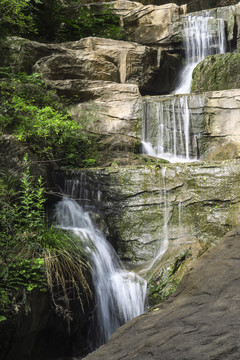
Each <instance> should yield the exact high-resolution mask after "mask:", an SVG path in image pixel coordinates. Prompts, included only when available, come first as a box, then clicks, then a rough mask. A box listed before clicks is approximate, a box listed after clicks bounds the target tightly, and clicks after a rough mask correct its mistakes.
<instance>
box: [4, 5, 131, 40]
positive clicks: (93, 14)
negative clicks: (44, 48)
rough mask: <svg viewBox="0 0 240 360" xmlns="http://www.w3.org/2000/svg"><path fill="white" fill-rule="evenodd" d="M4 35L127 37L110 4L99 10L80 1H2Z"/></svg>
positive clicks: (69, 38) (60, 37) (42, 38)
mask: <svg viewBox="0 0 240 360" xmlns="http://www.w3.org/2000/svg"><path fill="white" fill-rule="evenodd" d="M0 14H1V15H0V34H1V37H4V36H10V35H18V36H22V37H27V38H30V39H37V40H38V41H54V42H56V41H58V42H59V41H60V42H62V41H72V40H79V39H80V38H82V37H87V36H99V37H105V38H112V39H117V40H120V39H124V37H125V34H124V31H123V30H122V28H121V27H120V19H119V16H117V15H115V14H114V13H113V11H112V9H111V7H109V5H106V4H102V5H101V7H100V11H99V9H98V10H97V9H96V8H95V7H93V6H89V5H86V4H84V1H83V2H82V1H80V0H65V1H61V0H0Z"/></svg>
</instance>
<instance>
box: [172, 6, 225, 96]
mask: <svg viewBox="0 0 240 360" xmlns="http://www.w3.org/2000/svg"><path fill="white" fill-rule="evenodd" d="M182 34H183V39H184V48H185V56H186V65H185V67H184V69H183V71H182V74H181V78H180V81H179V84H178V86H177V88H176V90H175V92H174V93H175V94H188V93H189V92H190V88H191V83H192V73H193V70H194V68H195V67H196V65H197V64H198V63H199V62H200V61H202V60H203V59H204V58H205V57H206V56H208V55H213V54H223V53H225V51H226V36H225V22H224V20H223V19H214V17H212V16H209V12H207V11H205V12H202V16H196V15H193V14H189V15H188V16H187V19H186V21H185V23H184V29H183V31H182Z"/></svg>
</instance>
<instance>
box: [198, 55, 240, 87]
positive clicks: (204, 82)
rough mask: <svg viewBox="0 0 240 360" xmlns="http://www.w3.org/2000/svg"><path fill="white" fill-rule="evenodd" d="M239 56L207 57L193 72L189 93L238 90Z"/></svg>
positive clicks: (239, 85)
mask: <svg viewBox="0 0 240 360" xmlns="http://www.w3.org/2000/svg"><path fill="white" fill-rule="evenodd" d="M239 66H240V54H239V53H231V54H219V55H211V56H207V57H206V58H205V59H204V60H203V61H202V62H201V63H199V64H198V65H197V66H196V68H195V69H194V72H193V82H192V88H191V92H204V91H218V90H227V89H238V88H240V72H239Z"/></svg>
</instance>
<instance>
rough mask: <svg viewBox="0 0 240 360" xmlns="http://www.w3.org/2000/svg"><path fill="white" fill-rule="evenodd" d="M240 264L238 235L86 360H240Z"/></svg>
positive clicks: (227, 238)
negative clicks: (171, 292)
mask: <svg viewBox="0 0 240 360" xmlns="http://www.w3.org/2000/svg"><path fill="white" fill-rule="evenodd" d="M239 258H240V230H239V229H237V230H236V231H233V232H231V233H229V234H227V235H226V236H225V238H224V240H223V241H222V242H221V244H220V245H219V246H217V247H215V248H214V249H212V250H211V251H209V253H208V254H206V255H205V256H203V257H201V258H200V259H199V260H197V261H196V262H195V264H194V265H193V266H192V268H191V271H190V272H189V274H188V275H187V276H186V277H185V278H184V280H183V281H182V283H181V285H180V286H179V288H178V290H177V291H176V292H175V293H174V294H173V296H172V297H171V298H170V299H169V300H168V301H167V302H166V303H163V304H161V305H158V306H156V307H155V308H154V309H152V310H151V311H150V312H148V313H146V314H145V315H142V316H140V317H138V318H136V319H134V320H132V321H131V322H129V323H127V324H125V325H124V326H123V327H121V328H120V329H119V330H118V331H117V332H116V333H115V334H114V335H113V336H112V337H111V339H110V340H109V342H108V344H107V345H104V346H102V347H101V348H99V349H98V350H97V351H95V352H93V353H91V354H89V355H88V356H87V357H86V358H84V359H86V360H115V359H126V360H130V359H136V360H148V359H150V358H151V359H152V360H159V359H166V360H173V359H184V360H192V359H194V360H204V359H228V360H235V359H238V358H239V353H240V345H239V341H238V339H239V331H240V326H239V317H240V309H239V286H240V276H239ZM116 354H117V355H116Z"/></svg>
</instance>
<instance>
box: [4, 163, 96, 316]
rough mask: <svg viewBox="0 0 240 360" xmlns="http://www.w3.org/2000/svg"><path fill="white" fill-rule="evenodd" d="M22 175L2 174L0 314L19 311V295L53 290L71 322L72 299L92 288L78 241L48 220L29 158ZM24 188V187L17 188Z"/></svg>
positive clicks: (55, 301)
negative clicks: (18, 176) (31, 170)
mask: <svg viewBox="0 0 240 360" xmlns="http://www.w3.org/2000/svg"><path fill="white" fill-rule="evenodd" d="M24 160H25V169H24V171H23V173H22V174H21V178H20V183H19V179H16V178H14V177H12V176H11V175H10V174H9V173H8V174H7V173H1V177H0V315H1V316H2V317H3V319H7V318H8V317H9V316H11V315H14V314H12V312H13V309H15V311H16V310H17V308H18V306H19V304H18V302H19V300H18V297H19V294H25V297H26V294H27V293H30V292H31V291H32V290H33V289H38V290H39V291H47V290H49V291H50V294H51V295H52V300H53V304H54V306H55V309H56V311H57V312H58V313H60V315H62V316H64V318H65V319H66V320H67V321H68V323H70V321H71V311H70V302H71V300H72V298H73V297H74V296H75V297H76V298H77V299H78V300H79V301H80V303H81V305H82V307H83V300H82V299H83V297H84V298H87V299H88V297H89V296H90V294H91V291H90V287H89V284H88V281H87V278H86V272H87V269H88V265H87V263H86V261H85V260H84V252H83V250H82V248H81V244H80V242H79V240H77V239H75V238H74V237H73V236H70V235H69V234H67V233H66V232H64V231H63V230H61V229H59V228H56V227H54V226H53V225H51V224H49V222H48V220H47V216H46V213H45V202H46V199H45V197H44V186H43V182H42V179H41V177H39V178H38V179H37V181H34V180H33V178H32V176H31V175H30V170H29V163H28V160H27V157H25V159H24ZM17 189H20V190H17Z"/></svg>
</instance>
